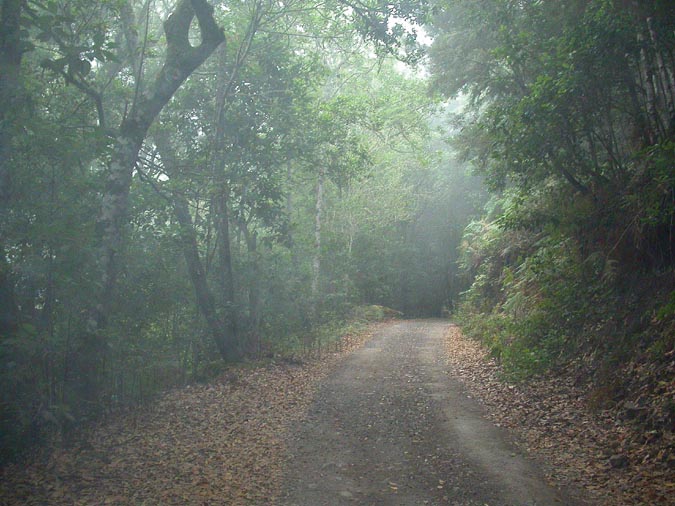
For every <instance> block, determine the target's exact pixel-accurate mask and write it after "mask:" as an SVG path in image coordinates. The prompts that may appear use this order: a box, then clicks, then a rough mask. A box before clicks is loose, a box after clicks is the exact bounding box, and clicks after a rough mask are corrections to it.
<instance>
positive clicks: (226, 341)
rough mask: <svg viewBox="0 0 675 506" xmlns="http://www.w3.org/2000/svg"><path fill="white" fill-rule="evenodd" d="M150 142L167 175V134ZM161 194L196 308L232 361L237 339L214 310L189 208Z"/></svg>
mask: <svg viewBox="0 0 675 506" xmlns="http://www.w3.org/2000/svg"><path fill="white" fill-rule="evenodd" d="M153 139H154V141H155V144H156V145H157V148H158V150H159V154H160V156H161V157H162V162H163V164H164V166H165V168H166V170H167V172H169V173H172V172H175V170H176V169H177V167H178V161H177V160H176V157H175V154H174V151H173V149H172V147H171V144H170V142H169V135H168V133H167V132H165V131H163V132H155V134H154V136H153ZM162 195H163V196H164V197H165V198H166V199H167V200H169V201H170V203H171V206H172V207H173V214H174V216H175V217H176V220H177V221H178V224H179V225H180V233H179V237H180V244H181V248H182V250H183V256H184V257H185V263H186V265H187V268H188V274H189V276H190V281H191V283H192V287H193V288H194V291H195V299H196V304H197V309H198V310H199V312H200V313H201V314H202V316H203V317H204V320H205V321H206V326H207V328H208V331H209V334H210V335H211V338H212V339H213V342H214V343H215V345H216V347H217V348H218V352H219V353H220V356H221V357H222V358H223V359H224V360H232V359H235V358H237V357H238V356H239V351H238V349H237V346H236V336H235V334H234V333H233V332H232V329H231V327H230V325H228V324H227V322H224V321H223V320H222V318H221V317H220V315H219V314H218V311H217V309H216V303H215V298H214V296H213V293H212V291H211V289H210V288H209V283H208V279H207V276H206V269H205V268H204V263H203V262H202V259H201V256H200V254H199V242H198V238H197V232H196V230H195V225H194V222H193V220H192V215H191V214H190V206H189V202H188V200H187V198H186V197H185V195H183V194H181V193H179V192H174V193H173V195H172V196H171V197H168V196H167V195H165V194H164V193H162Z"/></svg>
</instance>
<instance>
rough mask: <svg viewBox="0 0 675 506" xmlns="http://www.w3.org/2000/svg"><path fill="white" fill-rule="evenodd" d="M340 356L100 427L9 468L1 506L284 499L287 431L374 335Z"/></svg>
mask: <svg viewBox="0 0 675 506" xmlns="http://www.w3.org/2000/svg"><path fill="white" fill-rule="evenodd" d="M373 328H374V327H371V329H370V331H369V332H364V333H362V334H360V335H354V336H345V337H344V338H343V341H342V346H341V349H342V351H341V352H340V353H324V355H323V356H322V357H321V358H320V359H312V360H310V361H306V362H303V363H301V364H298V363H293V364H291V363H286V364H285V363H281V364H276V365H269V366H265V367H257V368H245V367H239V368H236V369H232V370H230V371H228V372H227V373H226V374H224V375H223V376H222V377H221V378H220V379H219V380H217V381H214V382H212V383H210V384H207V385H192V386H188V387H185V388H181V389H178V390H175V391H172V392H169V393H167V394H165V395H164V396H163V397H161V398H160V399H159V400H158V401H157V402H155V403H154V404H153V405H152V406H150V407H149V408H147V409H144V410H140V411H137V412H135V413H132V414H130V415H129V416H127V417H124V418H123V417H117V419H115V420H110V421H107V422H105V423H102V424H100V425H99V426H98V427H96V428H93V429H92V430H91V431H90V432H89V433H88V434H87V436H86V438H83V439H82V440H81V441H80V442H78V443H77V444H76V445H75V446H74V447H72V448H69V449H67V450H65V449H61V450H58V451H54V452H53V453H52V454H50V455H49V456H48V457H47V458H46V459H43V460H38V459H36V460H35V461H33V462H28V463H24V464H23V465H14V466H9V467H7V468H5V469H3V470H2V479H1V481H0V504H2V505H10V504H25V505H44V504H49V505H50V506H60V505H136V504H143V505H155V504H156V505H172V504H176V505H232V506H236V505H246V504H248V505H250V504H261V505H262V504H265V505H267V504H271V503H273V501H274V497H276V496H277V494H278V493H279V489H280V486H281V483H280V481H281V477H282V465H283V458H284V452H285V448H284V446H283V440H284V431H285V430H287V428H288V427H290V424H292V423H293V422H294V421H295V420H298V419H299V418H300V417H302V416H304V414H305V412H306V410H307V407H308V405H309V403H310V402H311V400H312V397H313V395H314V392H315V389H316V387H317V385H318V383H319V382H320V381H321V379H322V378H323V377H325V375H326V374H328V373H329V372H330V371H331V370H332V368H333V367H334V366H335V364H336V363H337V362H338V360H339V359H340V358H341V357H342V356H344V355H345V354H346V353H348V352H350V351H352V350H353V349H355V348H356V347H358V346H360V345H361V344H362V343H363V342H364V341H365V340H366V339H367V338H368V337H369V336H371V335H372V330H373Z"/></svg>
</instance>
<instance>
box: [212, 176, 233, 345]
mask: <svg viewBox="0 0 675 506" xmlns="http://www.w3.org/2000/svg"><path fill="white" fill-rule="evenodd" d="M228 197H229V188H227V185H223V186H222V187H221V190H220V192H219V194H218V195H217V197H216V198H217V200H218V202H217V206H216V208H217V209H218V215H217V217H216V226H217V228H218V242H217V247H218V266H219V269H218V279H219V281H220V292H221V298H222V302H223V307H224V308H225V315H226V318H227V321H226V325H227V327H228V330H229V332H230V335H232V337H233V339H234V340H235V341H236V339H237V316H236V310H235V303H234V275H233V272H232V249H231V244H230V213H229V209H228V200H229V199H228Z"/></svg>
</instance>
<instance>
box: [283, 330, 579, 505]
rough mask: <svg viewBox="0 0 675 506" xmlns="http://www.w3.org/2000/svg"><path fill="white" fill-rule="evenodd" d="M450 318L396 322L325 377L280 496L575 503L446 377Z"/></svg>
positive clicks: (309, 501)
mask: <svg viewBox="0 0 675 506" xmlns="http://www.w3.org/2000/svg"><path fill="white" fill-rule="evenodd" d="M448 325H449V323H447V322H445V321H434V320H428V321H407V322H397V323H393V324H392V325H390V326H387V327H385V328H384V329H383V330H382V331H380V333H379V334H377V335H376V336H375V337H374V338H373V339H372V340H371V341H370V342H369V343H368V344H367V345H366V346H365V347H364V348H362V349H360V350H358V351H357V352H355V353H354V354H353V355H352V356H351V357H350V358H349V359H348V360H346V361H345V362H344V364H343V365H342V366H341V367H339V368H338V369H337V370H336V371H335V373H333V374H332V375H331V376H330V377H329V378H328V379H327V380H326V381H325V382H324V383H323V385H322V387H321V389H320V390H319V393H318V395H317V398H316V400H315V402H314V404H313V405H312V407H311V409H310V413H309V416H308V419H307V420H305V421H304V422H303V423H302V424H300V425H299V426H298V427H297V430H296V431H293V432H292V435H291V436H290V437H291V440H290V441H289V442H288V444H289V456H288V463H287V469H288V472H287V476H286V481H285V487H284V493H283V495H282V499H281V501H280V502H281V504H283V505H285V506H322V505H354V504H358V505H391V506H394V505H411V506H413V505H414V506H420V505H481V506H486V505H489V506H507V505H513V506H516V505H517V506H525V505H542V506H544V505H555V504H564V505H572V504H577V503H574V502H573V501H571V500H570V499H569V498H567V497H565V496H564V495H563V493H562V492H559V491H556V490H554V489H553V488H551V487H550V486H548V485H547V484H546V483H545V482H544V480H543V479H542V478H541V476H540V474H539V473H538V472H537V469H536V466H535V465H534V464H533V463H531V462H529V461H528V460H527V459H526V458H525V457H524V456H522V455H520V454H519V452H518V451H517V450H516V449H515V447H514V446H513V445H511V444H510V443H509V436H508V434H506V433H505V432H503V431H502V430H500V429H498V428H496V427H495V426H494V425H492V424H491V423H490V422H488V421H486V420H485V419H484V418H483V412H482V409H481V406H480V405H479V404H478V403H476V402H475V401H474V400H472V399H470V398H469V397H468V396H467V395H466V393H465V392H463V390H462V387H461V385H460V384H459V383H458V382H457V380H454V379H453V378H452V377H449V376H448V373H447V367H446V366H445V359H444V353H445V352H444V350H443V345H442V343H443V334H444V332H445V331H446V330H447V328H448Z"/></svg>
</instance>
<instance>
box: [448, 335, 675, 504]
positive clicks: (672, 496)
mask: <svg viewBox="0 0 675 506" xmlns="http://www.w3.org/2000/svg"><path fill="white" fill-rule="evenodd" d="M446 350H447V362H448V367H449V369H448V372H449V374H452V375H453V376H455V377H457V378H458V379H460V380H461V381H462V382H463V384H464V386H465V387H466V389H467V393H468V394H469V395H471V396H473V397H475V398H476V399H477V400H479V401H480V402H481V403H482V404H483V405H484V406H485V407H486V409H487V411H488V416H489V417H490V419H491V420H492V421H493V422H494V423H495V424H496V425H498V426H503V427H505V428H507V429H508V430H510V431H512V432H513V433H514V434H515V435H516V436H517V437H518V439H519V441H518V444H519V445H520V446H521V447H522V448H523V449H524V450H526V451H527V452H528V453H529V454H530V455H532V456H534V457H535V458H537V460H538V461H539V462H540V463H541V465H542V467H543V470H544V472H545V473H546V476H547V478H548V479H549V480H550V481H551V482H555V483H557V484H560V485H566V486H571V487H572V488H577V489H579V490H581V489H584V490H585V491H586V493H587V494H588V495H590V497H591V499H592V500H594V502H595V503H597V504H602V505H605V506H618V505H625V506H629V505H631V506H632V505H635V506H637V505H666V504H670V505H672V504H675V466H674V465H673V464H674V463H675V462H674V461H673V449H674V448H675V438H674V437H673V432H672V428H671V429H670V431H668V430H665V431H664V432H663V433H662V434H660V437H658V438H657V437H651V438H650V431H645V430H644V428H640V427H639V426H636V425H635V424H631V423H629V421H628V420H626V419H625V418H624V417H622V416H621V412H620V411H618V410H617V409H605V410H597V409H592V406H593V394H592V391H591V390H589V389H588V388H584V385H579V384H578V383H579V382H578V381H577V379H576V378H575V377H574V373H573V371H572V370H570V371H567V372H565V371H558V372H557V373H555V374H554V373H552V374H550V375H548V376H541V377H537V378H531V379H528V381H527V382H519V383H515V384H514V383H513V382H510V381H509V380H508V376H507V375H505V374H504V371H503V369H502V367H501V366H500V365H499V363H498V362H497V361H496V360H495V359H494V358H491V357H490V354H489V351H488V350H487V349H486V348H485V347H484V346H482V345H481V344H480V343H478V342H476V341H473V340H470V339H468V338H465V337H464V336H463V335H462V332H461V330H460V329H459V327H457V326H453V327H451V328H450V329H449V331H448V333H447V335H446ZM673 393H675V385H673V384H671V391H670V395H671V399H673V400H674V401H675V397H673V396H672V394H673Z"/></svg>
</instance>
